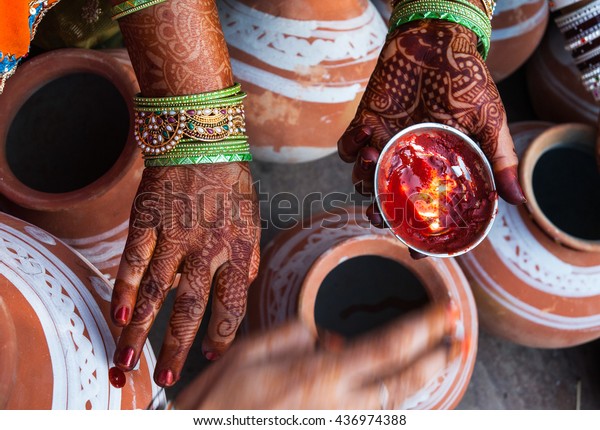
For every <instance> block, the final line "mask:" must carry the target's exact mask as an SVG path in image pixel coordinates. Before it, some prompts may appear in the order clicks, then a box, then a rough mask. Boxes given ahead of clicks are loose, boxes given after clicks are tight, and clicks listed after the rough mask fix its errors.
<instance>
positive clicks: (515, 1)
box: [492, 0, 549, 42]
mask: <svg viewBox="0 0 600 430" xmlns="http://www.w3.org/2000/svg"><path fill="white" fill-rule="evenodd" d="M531 4H539V9H538V10H537V11H536V13H535V14H534V15H532V16H530V17H529V18H528V19H526V20H524V21H519V22H518V23H516V24H514V25H511V26H510V27H495V26H494V25H493V24H494V20H493V19H492V42H495V41H499V40H506V39H512V38H513V37H516V36H518V35H521V34H523V33H527V32H529V31H532V30H535V29H536V27H537V26H538V25H540V24H541V23H542V22H544V21H545V20H546V18H547V16H548V13H549V9H548V2H547V1H546V0H500V1H499V2H498V3H497V5H496V10H495V11H494V16H498V15H500V14H501V13H505V12H508V11H510V10H512V9H516V8H519V7H522V6H524V5H531Z"/></svg>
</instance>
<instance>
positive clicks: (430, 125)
mask: <svg viewBox="0 0 600 430" xmlns="http://www.w3.org/2000/svg"><path fill="white" fill-rule="evenodd" d="M415 130H437V131H443V132H446V133H449V134H453V135H455V136H457V137H458V138H460V139H461V140H462V141H463V142H464V143H465V144H466V145H467V146H468V147H469V148H471V149H472V150H474V151H475V152H476V153H477V155H478V156H479V159H480V161H481V162H482V163H483V167H484V170H485V171H486V173H487V175H488V178H489V179H490V185H491V187H492V191H493V192H496V183H495V181H494V173H493V170H492V166H491V165H490V162H489V161H488V159H487V157H486V156H485V154H484V153H483V151H482V150H481V148H480V147H479V145H478V144H477V143H476V142H475V141H474V140H473V139H471V138H470V137H469V136H467V135H466V134H465V133H463V132H462V131H460V130H458V129H456V128H454V127H451V126H449V125H445V124H439V123H436V122H424V123H419V124H415V125H412V126H410V127H406V128H405V129H403V130H402V131H401V132H399V133H397V134H396V135H394V136H393V137H392V138H391V139H390V140H389V141H388V142H387V143H386V145H385V146H384V148H383V149H382V150H381V153H380V154H379V160H382V159H383V157H384V156H385V155H386V153H387V152H389V151H390V150H391V148H393V147H394V144H395V143H396V141H397V140H398V139H399V138H401V137H402V136H404V135H406V134H408V133H410V132H413V131H415ZM380 167H381V163H380V162H379V161H378V162H377V165H376V166H375V184H374V185H375V201H376V202H377V206H378V207H379V208H380V213H381V217H382V218H383V221H384V222H385V225H386V226H387V228H388V229H389V231H390V232H391V233H392V234H393V235H394V236H395V237H396V238H397V239H398V240H399V241H400V242H402V244H404V245H405V246H407V247H409V248H412V249H414V250H415V251H418V252H419V253H421V254H423V255H426V256H429V257H438V258H451V257H458V256H459V255H463V254H465V253H467V252H469V251H471V250H472V249H474V248H475V247H477V245H479V244H480V243H481V242H483V240H484V239H485V238H486V237H487V235H488V233H489V232H490V230H491V229H492V226H493V225H494V221H495V219H496V215H497V213H498V194H497V193H496V196H495V198H494V205H493V208H492V216H491V217H490V220H489V222H488V224H487V226H486V228H485V230H484V231H483V233H482V234H481V235H480V237H479V238H478V239H477V240H475V241H474V242H472V243H471V244H469V245H468V246H466V247H464V248H463V249H461V250H458V251H456V252H452V253H439V254H438V253H432V252H429V251H426V250H423V249H419V248H416V247H414V246H413V245H411V244H409V243H407V242H406V241H405V240H404V239H403V238H402V237H400V236H399V235H397V234H396V233H395V232H394V231H393V230H392V228H391V227H390V225H389V223H388V221H387V218H386V216H385V214H384V212H383V211H382V210H381V201H380V198H379V194H380V193H379V175H380V174H381V168H380Z"/></svg>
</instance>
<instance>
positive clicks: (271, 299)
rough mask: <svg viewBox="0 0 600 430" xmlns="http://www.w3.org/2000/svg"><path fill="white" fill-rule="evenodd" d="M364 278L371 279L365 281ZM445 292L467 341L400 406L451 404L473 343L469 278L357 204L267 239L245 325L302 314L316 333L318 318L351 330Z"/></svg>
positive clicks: (463, 384)
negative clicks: (422, 254)
mask: <svg viewBox="0 0 600 430" xmlns="http://www.w3.org/2000/svg"><path fill="white" fill-rule="evenodd" d="M365 259H367V260H365ZM365 264H366V267H365ZM340 270H341V272H340ZM361 277H362V278H365V277H367V278H368V279H367V280H366V282H364V283H362V282H361ZM363 281H364V279H363ZM419 294H422V295H421V296H419ZM409 297H410V298H409ZM448 298H451V299H452V300H453V301H454V302H455V303H456V304H457V306H458V308H459V310H460V318H459V322H458V326H457V331H456V336H457V337H462V338H463V339H464V340H463V341H464V342H465V345H466V346H465V348H464V349H463V350H462V351H455V352H454V353H453V357H451V363H452V364H451V365H450V367H449V368H448V369H447V370H446V372H445V373H444V375H443V376H442V377H440V378H438V379H437V380H435V381H432V382H431V383H430V384H428V385H427V386H425V387H423V389H422V390H421V391H420V392H419V393H417V395H415V396H414V397H412V398H410V399H407V401H406V402H405V403H404V404H403V408H410V409H449V408H453V407H455V406H456V405H457V404H458V403H459V401H460V400H461V398H462V396H463V394H464V392H465V390H466V388H467V385H468V383H469V380H470V377H471V373H472V370H473V366H474V364H475V355H476V350H477V327H478V326H477V315H476V309H475V303H474V301H473V297H472V295H471V291H470V289H469V287H468V284H467V282H466V279H465V277H464V275H463V274H462V272H461V270H460V268H459V267H458V265H457V264H456V262H454V261H453V260H450V259H438V258H427V259H424V260H419V261H414V260H412V259H411V257H410V256H409V253H408V251H407V248H406V247H405V246H404V245H402V244H401V243H400V241H398V240H397V239H395V238H394V237H393V235H392V234H391V233H390V232H388V231H387V230H379V229H375V228H373V227H370V224H369V222H368V221H367V220H366V218H365V217H364V215H363V214H362V211H360V209H355V208H346V209H339V210H336V211H333V212H331V213H321V214H318V215H315V216H313V217H312V218H311V219H310V222H309V225H308V224H307V223H306V220H305V223H304V228H303V226H302V225H300V224H299V225H298V226H296V227H294V228H293V229H291V230H288V231H284V232H282V233H281V234H279V235H278V236H277V237H276V238H275V239H274V240H273V242H271V243H270V244H269V245H268V246H267V248H266V249H265V250H264V252H263V255H262V258H261V266H260V270H259V275H258V278H257V279H256V281H255V282H254V284H253V285H252V286H251V288H250V290H249V302H248V314H247V319H246V324H247V328H248V329H249V330H250V331H255V330H268V329H269V328H271V327H274V326H277V325H279V324H281V323H282V322H283V321H286V320H290V319H294V318H297V317H299V318H301V320H302V321H304V323H305V324H306V325H307V326H308V327H310V328H311V329H312V330H313V331H314V332H315V333H316V331H317V325H319V326H320V327H324V328H326V329H329V330H332V331H336V332H338V333H341V334H343V335H345V336H352V335H356V334H359V333H364V332H365V331H368V330H371V329H372V328H373V327H376V326H378V325H381V324H383V323H384V322H385V321H388V320H390V319H392V318H396V317H398V316H400V315H401V314H403V313H405V312H407V311H409V310H411V309H414V308H415V307H419V306H424V305H425V303H426V302H436V301H445V300H447V299H448Z"/></svg>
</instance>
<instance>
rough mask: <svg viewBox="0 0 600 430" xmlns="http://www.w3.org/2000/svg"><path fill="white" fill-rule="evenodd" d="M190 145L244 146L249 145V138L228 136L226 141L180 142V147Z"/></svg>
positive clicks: (186, 140) (184, 140) (182, 140)
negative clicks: (243, 144) (244, 144)
mask: <svg viewBox="0 0 600 430" xmlns="http://www.w3.org/2000/svg"><path fill="white" fill-rule="evenodd" d="M190 143H198V144H200V143H201V144H202V145H204V146H212V145H224V144H234V143H235V144H242V143H248V136H227V137H226V138H225V139H222V140H216V141H213V142H204V141H200V140H198V139H181V140H180V141H179V145H180V146H185V145H186V144H190Z"/></svg>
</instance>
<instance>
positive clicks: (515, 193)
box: [477, 115, 525, 205]
mask: <svg viewBox="0 0 600 430" xmlns="http://www.w3.org/2000/svg"><path fill="white" fill-rule="evenodd" d="M484 130H485V129H484ZM477 137H478V138H479V139H480V143H481V146H482V148H483V150H484V152H485V154H486V156H487V157H488V159H489V160H490V162H491V164H492V169H493V171H494V178H495V180H496V188H497V190H498V194H499V195H500V197H502V198H503V199H504V200H506V201H507V202H508V203H511V204H513V205H518V204H522V203H525V196H524V195H523V190H522V189H521V185H520V183H519V174H518V168H517V166H518V159H517V154H516V153H515V147H514V143H513V140H512V137H511V135H510V130H509V128H508V123H507V122H506V115H504V117H503V120H502V126H501V127H500V130H499V132H498V134H497V137H496V136H495V135H494V133H493V132H490V131H487V132H485V131H484V132H482V134H481V135H480V136H477Z"/></svg>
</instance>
